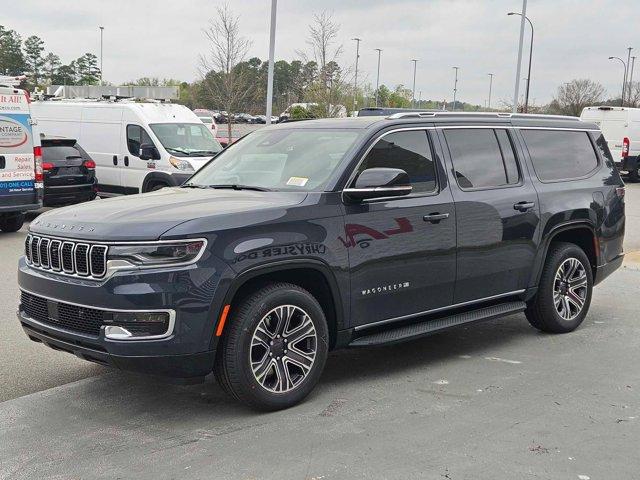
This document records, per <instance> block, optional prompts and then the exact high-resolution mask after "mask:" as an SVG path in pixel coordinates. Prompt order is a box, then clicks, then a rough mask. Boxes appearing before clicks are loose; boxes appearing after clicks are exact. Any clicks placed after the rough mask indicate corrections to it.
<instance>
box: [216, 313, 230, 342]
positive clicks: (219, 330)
mask: <svg viewBox="0 0 640 480" xmlns="http://www.w3.org/2000/svg"><path fill="white" fill-rule="evenodd" d="M230 308H231V305H225V306H224V308H223V309H222V315H220V320H218V328H217V329H216V337H219V336H220V335H222V330H223V329H224V324H225V322H226V321H227V315H229V309H230Z"/></svg>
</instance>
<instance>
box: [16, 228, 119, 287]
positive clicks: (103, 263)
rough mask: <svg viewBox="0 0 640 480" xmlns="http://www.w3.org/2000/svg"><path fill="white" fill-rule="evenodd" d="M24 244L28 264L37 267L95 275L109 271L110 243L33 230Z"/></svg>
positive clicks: (73, 273)
mask: <svg viewBox="0 0 640 480" xmlns="http://www.w3.org/2000/svg"><path fill="white" fill-rule="evenodd" d="M24 248H25V259H26V261H27V264H28V265H29V266H31V267H34V268H38V269H41V270H47V271H52V272H56V273H60V274H63V275H69V276H74V277H82V278H95V279H98V278H103V277H104V276H105V275H106V273H107V252H108V250H109V247H108V246H107V245H103V244H92V243H87V242H80V241H74V240H63V239H59V238H56V237H41V236H39V235H33V234H29V235H27V237H26V239H25V242H24Z"/></svg>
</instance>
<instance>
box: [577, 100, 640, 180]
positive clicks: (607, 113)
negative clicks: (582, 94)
mask: <svg viewBox="0 0 640 480" xmlns="http://www.w3.org/2000/svg"><path fill="white" fill-rule="evenodd" d="M580 118H581V119H582V120H584V121H587V122H593V123H595V124H596V125H598V127H600V129H601V130H602V134H603V135H604V137H605V138H606V140H607V143H608V144H609V148H610V150H611V154H612V155H613V158H614V160H615V162H616V166H617V167H618V169H619V170H620V171H622V172H627V173H628V174H629V178H630V180H631V181H633V182H638V181H640V108H627V107H609V106H602V107H586V108H585V109H584V110H582V114H581V115H580Z"/></svg>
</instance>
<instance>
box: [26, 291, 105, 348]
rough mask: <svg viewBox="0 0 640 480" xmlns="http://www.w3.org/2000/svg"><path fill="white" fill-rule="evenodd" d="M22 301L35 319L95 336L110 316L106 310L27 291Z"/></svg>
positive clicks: (27, 313) (30, 315) (29, 314)
mask: <svg viewBox="0 0 640 480" xmlns="http://www.w3.org/2000/svg"><path fill="white" fill-rule="evenodd" d="M20 303H21V305H22V311H23V312H24V313H25V314H26V316H27V317H29V318H32V319H33V320H36V321H38V322H40V323H43V324H45V325H51V326H52V327H58V328H64V329H67V330H71V331H74V332H78V333H84V334H87V335H92V336H95V337H97V336H98V335H100V328H101V327H102V325H103V324H104V323H105V320H109V317H110V313H109V312H107V311H105V310H99V309H96V308H87V307H80V306H78V305H73V304H70V303H63V302H57V301H55V300H49V299H46V298H43V297H38V296H36V295H32V294H30V293H27V292H21V295H20Z"/></svg>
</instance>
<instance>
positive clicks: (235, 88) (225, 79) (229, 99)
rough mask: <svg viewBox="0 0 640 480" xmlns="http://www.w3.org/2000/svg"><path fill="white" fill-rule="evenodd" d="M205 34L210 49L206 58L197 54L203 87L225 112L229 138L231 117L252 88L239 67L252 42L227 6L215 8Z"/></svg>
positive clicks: (243, 71) (242, 69)
mask: <svg viewBox="0 0 640 480" xmlns="http://www.w3.org/2000/svg"><path fill="white" fill-rule="evenodd" d="M204 34H205V37H206V38H207V41H208V44H209V48H208V52H207V53H206V54H205V55H200V75H201V76H202V87H203V88H204V89H205V91H206V92H207V94H208V96H209V97H210V98H211V99H212V101H213V103H214V104H215V105H220V106H222V107H223V108H224V109H225V110H226V111H227V114H228V115H229V121H228V123H227V129H228V135H229V138H231V116H232V115H233V113H236V112H237V111H238V109H239V107H240V106H241V104H242V102H243V101H244V100H245V99H246V98H247V96H248V95H249V92H250V90H251V87H252V85H251V83H250V82H249V81H248V79H247V71H246V69H245V68H242V65H240V64H241V63H242V62H243V61H244V59H245V58H246V56H247V53H248V51H249V48H250V47H251V41H250V40H248V39H247V38H246V37H243V36H242V35H241V34H240V17H239V16H236V15H234V14H233V12H232V11H231V9H230V8H229V5H227V4H225V5H223V6H222V7H219V8H218V9H217V12H216V16H215V17H214V18H212V19H211V20H209V26H208V27H207V28H205V29H204Z"/></svg>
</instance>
